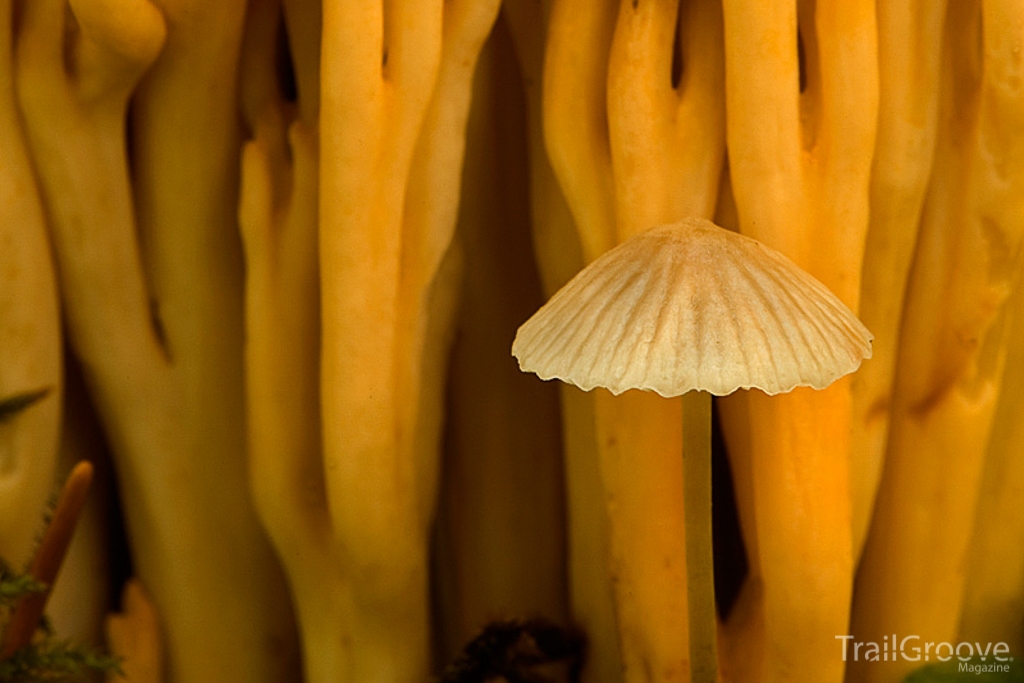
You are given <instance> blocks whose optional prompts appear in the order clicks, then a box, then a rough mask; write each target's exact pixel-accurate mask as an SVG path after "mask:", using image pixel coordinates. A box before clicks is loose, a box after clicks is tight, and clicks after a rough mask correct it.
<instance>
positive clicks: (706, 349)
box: [512, 218, 872, 397]
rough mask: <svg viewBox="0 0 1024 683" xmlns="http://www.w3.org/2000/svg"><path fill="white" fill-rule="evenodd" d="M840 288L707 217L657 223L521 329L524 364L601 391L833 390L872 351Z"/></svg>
mask: <svg viewBox="0 0 1024 683" xmlns="http://www.w3.org/2000/svg"><path fill="white" fill-rule="evenodd" d="M871 339H872V336H871V333H870V332H868V330H867V328H865V327H864V325H863V324H862V323H861V322H860V320H858V319H857V317H856V316H854V314H853V313H852V312H851V311H850V309H849V308H847V307H846V306H845V305H844V304H843V303H842V302H841V301H840V300H839V299H838V298H837V297H836V296H835V295H834V294H832V292H830V291H829V290H828V289H827V288H826V287H825V286H824V285H823V284H821V283H820V282H818V281H817V280H816V279H814V278H813V277H811V276H810V275H809V274H807V273H806V272H804V271H803V270H802V269H800V268H799V267H797V266H796V265H795V264H794V263H793V262H792V261H790V260H789V259H788V258H786V257H785V256H783V255H782V254H780V253H779V252H777V251H775V250H774V249H771V248H769V247H767V246H765V245H763V244H761V243H760V242H758V241H756V240H754V239H751V238H749V237H745V236H743V235H740V234H738V233H735V232H731V231H729V230H725V229H723V228H720V227H718V226H716V225H715V224H714V223H711V222H710V221H707V220H703V219H697V218H692V219H687V220H685V221H683V222H680V223H673V224H671V225H665V226H661V227H658V228H653V229H651V230H648V231H646V232H643V233H641V234H639V235H636V236H634V237H632V238H631V239H629V240H627V241H625V242H623V243H622V244H620V245H619V246H617V247H616V248H614V249H612V250H610V251H608V252H607V253H605V254H603V255H602V256H601V257H600V258H598V259H596V260H595V261H594V262H593V263H591V264H590V265H589V266H587V267H586V268H584V269H583V270H582V271H580V272H579V273H578V274H577V275H576V277H575V278H573V279H572V281H570V282H569V283H568V284H567V285H566V286H565V287H563V288H562V289H561V290H559V291H558V292H557V293H556V294H555V295H554V296H553V297H552V298H551V300H550V301H548V303H546V304H545V305H544V306H543V307H542V308H541V309H540V310H539V311H537V313H535V314H534V315H533V317H531V318H530V319H529V320H527V321H526V322H525V323H524V324H523V325H522V326H521V327H520V328H519V331H518V332H517V333H516V338H515V341H514V342H513V344H512V354H513V355H514V356H515V357H516V358H518V359H519V367H520V369H521V370H523V371H524V372H533V373H536V374H537V375H538V376H540V378H541V379H545V380H547V379H554V378H557V379H561V380H563V381H566V382H570V383H572V384H575V385H576V386H578V387H580V388H581V389H583V390H585V391H589V390H591V389H593V388H594V387H605V388H607V389H608V390H610V391H611V392H612V393H613V394H619V393H621V392H623V391H626V390H627V389H644V390H648V391H655V392H657V393H658V394H661V395H662V396H666V397H671V396H679V395H680V394H684V393H686V392H687V391H691V390H694V389H699V390H703V391H708V392H710V393H712V394H716V395H719V396H722V395H725V394H729V393H732V392H733V391H735V390H737V389H749V388H757V389H761V390H762V391H764V392H765V393H767V394H778V393H783V392H787V391H790V390H791V389H793V388H794V387H797V386H809V387H814V388H815V389H822V388H824V387H826V386H828V385H829V384H831V383H832V382H834V381H835V380H837V379H839V378H840V377H842V376H843V375H846V374H849V373H851V372H853V371H854V370H856V369H857V368H858V367H859V366H860V363H861V361H862V360H864V359H866V358H870V357H871Z"/></svg>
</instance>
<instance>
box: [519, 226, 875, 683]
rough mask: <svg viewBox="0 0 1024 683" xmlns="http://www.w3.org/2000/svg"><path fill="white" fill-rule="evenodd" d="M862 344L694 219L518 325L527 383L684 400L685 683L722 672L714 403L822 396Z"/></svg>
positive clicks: (810, 293)
mask: <svg viewBox="0 0 1024 683" xmlns="http://www.w3.org/2000/svg"><path fill="white" fill-rule="evenodd" d="M871 338H872V337H871V333H870V332H868V330H867V329H866V328H865V327H864V325H863V324H861V322H860V321H859V320H858V319H857V318H856V317H855V316H854V315H853V313H852V312H851V311H850V310H849V309H848V308H847V307H846V306H845V305H844V304H843V303H842V302H841V301H840V300H839V299H838V298H837V297H836V296H835V295H833V294H832V293H831V292H830V291H829V290H828V289H827V288H826V287H825V286H824V285H822V284H821V283H820V282H818V281H817V280H815V279H814V278H813V277H811V276H810V275H808V274H807V273H805V272H804V271H802V270H801V269H800V268H798V267H797V266H796V265H794V264H793V263H792V262H791V261H790V260H789V259H788V258H786V257H785V256H783V255H782V254H780V253H779V252H777V251H774V250H773V249H770V248H768V247H766V246H764V245H763V244H761V243H759V242H757V241H756V240H754V239H751V238H749V237H745V236H743V235H740V234H738V233H734V232H731V231H728V230H725V229H722V228H719V227H718V226H716V225H714V224H713V223H711V222H710V221H707V220H704V219H699V218H690V219H687V220H684V221H682V222H679V223H673V224H669V225H664V226H660V227H656V228H653V229H650V230H648V231H645V232H642V233H640V234H638V235H636V236H634V237H632V238H630V239H629V240H627V241H625V242H623V243H622V244H620V245H619V246H618V247H616V248H614V249H612V250H611V251H609V252H607V253H605V254H604V255H603V256H601V257H600V258H598V259H597V260H595V261H594V262H593V263H591V264H590V265H589V266H588V267H587V268H585V269H583V270H582V271H581V272H580V273H579V274H577V276H576V277H575V278H573V280H572V281H570V282H569V284H567V285H566V286H565V287H563V288H562V289H561V290H559V291H558V293H556V294H555V295H554V296H553V297H552V298H551V300H550V301H548V303H547V304H545V305H544V306H543V307H542V308H541V309H540V310H539V311H538V312H537V313H536V314H534V316H533V317H532V318H530V319H529V320H528V321H526V323H524V324H523V325H522V326H521V327H520V328H519V331H518V333H517V334H516V338H515V341H514V342H513V344H512V354H513V355H514V356H516V358H518V359H519V367H520V369H521V370H523V371H524V372H533V373H536V374H537V375H538V376H539V377H541V379H545V380H548V379H553V378H558V379H561V380H563V381H566V382H569V383H571V384H574V385H576V386H578V387H580V388H581V389H583V390H584V391H589V390H591V389H593V388H595V387H603V388H606V389H608V390H609V391H611V392H612V393H613V394H619V393H621V392H624V391H627V390H630V389H641V390H645V391H654V392H656V393H658V394H660V395H661V396H664V397H666V398H669V397H674V396H682V397H683V405H684V408H683V430H684V431H683V433H684V435H685V436H686V439H687V442H686V443H687V448H688V449H689V448H692V449H693V450H692V451H689V452H688V453H687V454H686V455H687V456H688V457H685V458H684V477H685V483H684V485H685V493H686V497H685V514H686V529H687V539H686V550H687V552H686V564H687V583H688V586H687V599H688V604H689V611H690V665H691V674H692V678H691V680H694V681H714V680H716V673H715V672H716V668H717V663H716V654H715V621H714V620H715V612H714V582H713V574H712V548H711V516H710V505H711V468H710V423H711V417H710V415H711V395H712V394H715V395H719V396H721V395H725V394H729V393H731V392H733V391H735V390H737V389H750V388H757V389H760V390H762V391H764V392H765V393H767V394H778V393H784V392H788V391H790V390H791V389H793V388H795V387H797V386H809V387H812V388H815V389H822V388H824V387H826V386H828V385H829V384H831V383H832V382H834V381H835V380H837V379H839V378H840V377H842V376H844V375H847V374H849V373H851V372H853V371H854V370H856V369H857V368H858V367H859V366H860V363H861V361H862V360H864V359H866V358H870V357H871ZM614 485H615V482H606V486H609V487H611V486H614Z"/></svg>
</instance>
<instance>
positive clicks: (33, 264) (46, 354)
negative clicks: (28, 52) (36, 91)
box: [0, 0, 63, 567]
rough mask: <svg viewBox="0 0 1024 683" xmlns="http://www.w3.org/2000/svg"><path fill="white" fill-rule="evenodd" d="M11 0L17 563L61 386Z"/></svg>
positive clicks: (5, 391)
mask: <svg viewBox="0 0 1024 683" xmlns="http://www.w3.org/2000/svg"><path fill="white" fill-rule="evenodd" d="M13 12H14V8H13V2H12V0H3V1H2V2H0V141H2V142H0V144H2V146H3V153H2V154H0V207H3V210H2V212H0V283H2V286H0V557H2V558H3V559H4V560H5V561H6V562H7V563H8V564H9V565H10V566H13V567H20V566H22V565H23V564H24V563H25V562H26V561H28V559H29V556H30V554H31V551H32V546H33V539H34V537H35V534H36V531H37V529H38V519H39V511H40V510H42V509H43V507H44V505H45V503H46V497H47V495H49V492H50V490H51V488H52V486H53V477H54V471H55V468H56V465H57V453H58V439H59V434H60V419H61V407H60V406H61V401H62V394H63V371H62V348H61V331H60V309H59V307H58V293H57V287H56V274H55V273H54V267H53V262H52V260H51V257H50V244H49V240H48V238H47V232H46V222H45V218H44V215H43V208H42V203H41V201H40V198H39V194H38V191H37V189H36V184H35V180H34V178H33V170H32V166H31V163H30V161H29V157H28V154H27V151H26V149H25V142H24V139H23V134H22V130H21V126H20V124H19V120H18V110H17V105H16V102H15V83H14V76H15V74H14V68H15V66H14V27H13V23H12V22H13Z"/></svg>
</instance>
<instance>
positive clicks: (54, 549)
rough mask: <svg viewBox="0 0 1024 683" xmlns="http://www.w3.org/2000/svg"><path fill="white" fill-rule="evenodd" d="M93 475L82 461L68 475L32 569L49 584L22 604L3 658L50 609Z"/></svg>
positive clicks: (9, 631) (28, 637)
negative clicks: (52, 592)
mask: <svg viewBox="0 0 1024 683" xmlns="http://www.w3.org/2000/svg"><path fill="white" fill-rule="evenodd" d="M92 474H93V468H92V463H89V462H86V461H82V462H80V463H78V464H77V465H75V468H74V469H73V470H71V474H70V475H68V479H67V482H66V483H65V484H64V489H63V490H62V491H61V493H60V498H58V500H57V506H56V508H55V509H54V511H53V519H51V520H50V524H49V526H47V528H46V532H45V533H44V534H43V538H42V541H41V542H40V544H39V550H38V551H37V552H36V557H35V560H34V561H33V562H32V568H31V569H30V570H29V573H30V574H31V575H32V578H34V579H35V580H36V581H39V582H40V583H42V584H45V585H46V590H44V591H42V592H40V593H32V594H31V595H27V596H25V597H24V598H22V600H21V601H20V602H19V603H18V606H17V607H16V608H15V609H14V613H13V614H12V615H11V621H10V623H9V624H8V626H7V632H6V633H5V634H4V638H3V650H2V651H0V659H5V658H7V657H10V656H11V655H12V654H14V653H15V652H17V651H18V650H19V649H21V648H23V647H25V646H26V645H28V644H29V643H30V642H31V641H32V634H33V633H35V631H36V628H37V627H38V625H39V620H40V619H41V618H42V616H43V611H44V610H45V609H46V602H47V600H48V599H49V597H50V592H51V591H52V588H53V582H54V580H55V579H56V578H57V573H58V572H59V571H60V566H61V564H62V563H63V562H64V555H65V554H66V553H67V549H68V545H70V543H71V537H72V536H73V535H74V531H75V526H76V525H77V523H78V518H79V516H80V515H81V513H82V507H83V506H84V504H85V499H86V496H87V495H88V493H89V486H90V484H91V483H92Z"/></svg>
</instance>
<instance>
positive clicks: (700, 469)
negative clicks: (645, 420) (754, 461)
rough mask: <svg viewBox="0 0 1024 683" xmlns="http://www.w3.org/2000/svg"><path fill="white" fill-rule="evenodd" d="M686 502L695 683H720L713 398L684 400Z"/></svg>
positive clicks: (702, 395) (699, 395)
mask: <svg viewBox="0 0 1024 683" xmlns="http://www.w3.org/2000/svg"><path fill="white" fill-rule="evenodd" d="M682 402H683V438H684V439H686V448H685V450H684V452H683V501H684V505H685V514H686V607H687V611H688V614H689V617H690V619H689V634H690V681H691V683H701V682H707V683H717V681H718V644H717V642H716V641H717V633H718V619H717V610H716V609H715V567H714V556H715V553H714V543H713V539H712V532H711V394H709V393H707V392H706V391H688V392H686V393H685V394H683V396H682ZM702 445H703V447H702Z"/></svg>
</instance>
